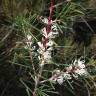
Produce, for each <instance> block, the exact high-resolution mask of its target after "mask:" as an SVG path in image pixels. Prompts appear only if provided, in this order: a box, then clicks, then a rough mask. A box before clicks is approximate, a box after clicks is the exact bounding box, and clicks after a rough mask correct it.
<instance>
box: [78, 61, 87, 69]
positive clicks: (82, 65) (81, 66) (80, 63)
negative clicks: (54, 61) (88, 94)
mask: <svg viewBox="0 0 96 96" xmlns="http://www.w3.org/2000/svg"><path fill="white" fill-rule="evenodd" d="M84 63H85V61H84V60H82V61H80V59H79V60H78V67H79V68H81V69H83V68H85V64H84Z"/></svg>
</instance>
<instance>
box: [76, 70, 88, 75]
mask: <svg viewBox="0 0 96 96" xmlns="http://www.w3.org/2000/svg"><path fill="white" fill-rule="evenodd" d="M75 73H76V74H78V75H87V74H88V72H87V71H86V70H85V69H77V70H75Z"/></svg>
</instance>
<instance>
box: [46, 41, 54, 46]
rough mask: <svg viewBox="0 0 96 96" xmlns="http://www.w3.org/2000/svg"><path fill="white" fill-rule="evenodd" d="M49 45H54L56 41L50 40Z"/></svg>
mask: <svg viewBox="0 0 96 96" xmlns="http://www.w3.org/2000/svg"><path fill="white" fill-rule="evenodd" d="M46 45H47V46H53V45H54V42H53V41H52V40H49V42H48V43H47V44H46Z"/></svg>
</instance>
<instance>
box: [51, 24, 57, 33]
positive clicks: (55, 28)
mask: <svg viewBox="0 0 96 96" xmlns="http://www.w3.org/2000/svg"><path fill="white" fill-rule="evenodd" d="M52 30H53V31H57V30H58V28H57V26H56V23H53V25H52Z"/></svg>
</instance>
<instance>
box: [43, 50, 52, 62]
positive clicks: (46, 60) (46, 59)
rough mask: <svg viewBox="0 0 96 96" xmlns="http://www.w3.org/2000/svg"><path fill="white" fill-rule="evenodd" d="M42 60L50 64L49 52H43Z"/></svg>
mask: <svg viewBox="0 0 96 96" xmlns="http://www.w3.org/2000/svg"><path fill="white" fill-rule="evenodd" d="M43 55H44V60H45V62H50V61H51V59H52V57H51V52H49V51H46V52H44V54H43Z"/></svg>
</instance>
